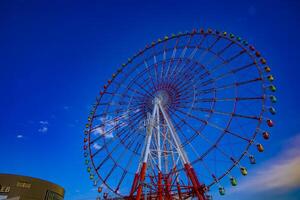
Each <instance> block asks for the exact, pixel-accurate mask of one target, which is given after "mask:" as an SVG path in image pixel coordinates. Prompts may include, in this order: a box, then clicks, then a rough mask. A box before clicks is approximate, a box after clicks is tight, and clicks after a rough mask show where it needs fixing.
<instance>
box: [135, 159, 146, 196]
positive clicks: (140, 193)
mask: <svg viewBox="0 0 300 200" xmlns="http://www.w3.org/2000/svg"><path fill="white" fill-rule="evenodd" d="M146 169H147V163H145V162H144V163H143V165H142V168H141V172H140V176H139V187H138V190H137V194H136V200H140V198H141V196H142V190H143V182H144V180H145V176H146Z"/></svg>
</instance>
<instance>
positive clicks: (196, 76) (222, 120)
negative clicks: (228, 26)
mask: <svg viewBox="0 0 300 200" xmlns="http://www.w3.org/2000/svg"><path fill="white" fill-rule="evenodd" d="M269 72H270V67H269V66H267V65H266V60H265V59H264V58H262V57H261V54H260V53H259V52H258V51H256V50H255V48H254V47H253V46H252V45H248V43H247V42H246V41H245V40H242V39H241V38H240V37H235V36H234V35H233V34H227V33H226V32H222V33H220V32H218V31H212V30H211V29H209V30H207V31H204V30H203V29H201V30H200V31H197V30H193V31H192V32H187V33H179V34H177V35H172V36H170V37H168V36H166V37H165V38H164V39H159V40H158V41H157V42H153V43H151V45H148V46H146V47H145V49H143V50H140V51H139V52H138V53H137V54H136V55H134V56H133V57H132V58H129V59H128V62H126V63H124V64H123V65H122V67H121V68H119V69H118V70H117V72H116V73H115V74H113V76H112V79H110V80H108V83H107V84H106V85H104V87H103V90H102V91H101V92H100V96H99V97H98V98H97V100H96V104H95V105H94V106H93V109H92V111H91V113H90V116H89V118H88V123H87V124H86V130H85V135H86V137H85V139H84V142H85V145H84V150H85V157H89V158H90V159H87V160H86V164H87V165H88V168H87V170H88V172H89V173H90V178H91V179H92V180H93V181H94V184H95V185H98V187H99V188H98V191H99V192H102V189H103V188H104V189H105V190H107V191H106V192H105V196H106V197H108V196H110V197H113V196H115V197H117V196H119V197H122V198H136V199H139V198H145V197H147V198H160V197H161V196H164V197H166V198H169V199H170V198H172V199H186V198H188V197H191V196H197V197H198V199H208V198H209V197H208V196H204V192H205V191H207V190H210V189H211V188H212V187H213V186H214V185H218V186H219V192H220V194H224V193H225V191H224V188H223V187H222V186H221V179H222V178H223V177H225V176H228V177H229V178H230V180H231V183H232V184H233V182H232V180H236V179H235V178H234V177H235V176H236V172H234V170H233V169H234V168H235V166H238V167H239V168H240V171H241V172H242V174H243V175H245V174H247V170H246V168H245V167H244V166H242V165H241V164H240V161H241V160H242V158H243V157H245V156H248V157H249V158H250V162H251V163H252V164H254V163H255V158H254V156H253V155H252V153H251V152H253V147H256V148H257V149H258V150H259V151H260V152H261V151H263V147H262V145H261V144H260V143H258V141H256V135H257V134H258V133H261V134H263V138H265V139H268V138H269V133H268V132H266V131H265V130H266V128H267V127H272V126H273V121H272V120H270V119H269V116H268V114H267V113H266V112H265V111H266V110H269V111H270V113H271V114H275V109H274V108H273V107H272V106H271V104H272V103H275V102H276V97H275V96H274V95H272V94H270V93H272V92H274V91H275V90H276V88H275V86H274V85H272V84H270V83H269V82H272V81H273V80H274V77H273V76H272V75H270V74H269ZM264 122H265V123H264ZM147 144H148V145H147ZM253 144H256V146H255V145H253ZM199 181H201V183H200V182H199ZM204 184H205V185H204ZM233 185H234V184H233ZM235 185H236V184H235Z"/></svg>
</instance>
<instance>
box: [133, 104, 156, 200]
mask: <svg viewBox="0 0 300 200" xmlns="http://www.w3.org/2000/svg"><path fill="white" fill-rule="evenodd" d="M157 109H158V108H157V105H156V104H155V105H154V108H153V112H152V115H151V117H150V118H149V119H148V120H149V122H148V123H149V124H148V127H147V135H146V138H145V144H146V145H145V148H144V152H143V159H142V162H143V164H142V165H141V169H140V175H139V181H138V189H137V195H136V200H140V198H141V196H142V191H143V184H144V180H145V175H146V170H147V162H148V157H149V153H150V143H151V137H152V130H153V122H154V118H155V114H156V112H157Z"/></svg>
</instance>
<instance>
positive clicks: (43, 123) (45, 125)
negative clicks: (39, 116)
mask: <svg viewBox="0 0 300 200" xmlns="http://www.w3.org/2000/svg"><path fill="white" fill-rule="evenodd" d="M48 125H49V122H48V121H40V128H39V129H38V132H40V133H46V132H47V131H48Z"/></svg>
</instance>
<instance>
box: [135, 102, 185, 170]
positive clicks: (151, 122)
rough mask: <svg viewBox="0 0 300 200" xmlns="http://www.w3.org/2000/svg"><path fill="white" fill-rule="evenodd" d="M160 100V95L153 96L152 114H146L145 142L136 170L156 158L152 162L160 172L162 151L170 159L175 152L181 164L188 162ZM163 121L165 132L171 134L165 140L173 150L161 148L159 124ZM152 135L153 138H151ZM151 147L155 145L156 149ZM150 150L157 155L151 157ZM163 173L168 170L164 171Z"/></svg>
mask: <svg viewBox="0 0 300 200" xmlns="http://www.w3.org/2000/svg"><path fill="white" fill-rule="evenodd" d="M162 102H163V100H162V99H161V98H160V97H155V99H154V101H153V104H154V106H153V110H152V114H151V115H150V114H149V115H148V119H147V126H146V137H145V143H144V147H143V150H142V154H141V155H142V157H141V160H140V164H139V167H138V170H137V172H138V171H140V169H141V166H142V164H143V163H148V162H149V159H157V160H153V163H155V164H157V167H158V171H160V172H162V152H164V153H170V156H172V157H171V158H172V160H174V154H177V155H178V156H179V157H178V159H180V160H181V161H182V163H183V164H188V163H189V160H188V157H187V155H186V153H185V151H184V149H183V148H182V144H181V141H180V138H179V136H178V135H177V133H176V130H175V128H174V125H173V123H172V121H171V119H170V117H169V115H168V113H167V112H166V110H165V108H164V105H163V104H162ZM161 116H162V118H161ZM163 121H164V122H165V124H166V128H167V130H166V133H168V134H170V136H171V137H170V138H167V141H168V142H169V145H170V146H173V147H174V148H175V151H172V150H169V151H166V150H163V148H162V142H165V141H164V140H162V138H161V134H162V131H161V124H162V122H163ZM153 137H154V139H155V140H153ZM165 137H166V136H165ZM165 140H166V138H165ZM151 144H152V145H151ZM153 147H156V149H155V148H153ZM151 152H153V153H154V154H153V155H157V157H153V156H152V154H151ZM164 159H165V160H166V157H164ZM173 162H174V161H173ZM173 164H174V163H173ZM167 167H168V166H167ZM165 168H166V167H165ZM164 170H166V169H164ZM170 170H171V169H170ZM165 173H168V172H167V171H165Z"/></svg>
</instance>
